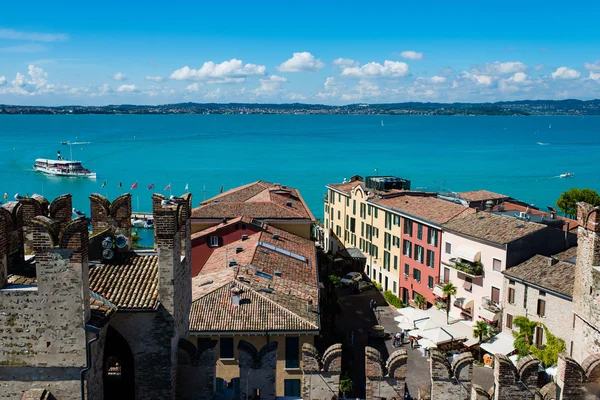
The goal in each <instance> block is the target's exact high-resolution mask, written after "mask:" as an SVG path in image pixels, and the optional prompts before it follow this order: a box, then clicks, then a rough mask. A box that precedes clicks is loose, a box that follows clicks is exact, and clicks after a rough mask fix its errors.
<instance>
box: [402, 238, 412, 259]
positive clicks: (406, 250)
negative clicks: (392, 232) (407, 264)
mask: <svg viewBox="0 0 600 400" xmlns="http://www.w3.org/2000/svg"><path fill="white" fill-rule="evenodd" d="M402 254H404V255H405V256H406V257H410V256H411V254H412V243H411V242H409V241H408V240H406V239H405V240H403V241H402Z"/></svg>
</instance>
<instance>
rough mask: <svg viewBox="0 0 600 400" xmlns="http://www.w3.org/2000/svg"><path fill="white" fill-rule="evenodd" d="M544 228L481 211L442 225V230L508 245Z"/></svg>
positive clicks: (532, 223) (543, 226)
mask: <svg viewBox="0 0 600 400" xmlns="http://www.w3.org/2000/svg"><path fill="white" fill-rule="evenodd" d="M544 228H546V225H542V224H537V223H535V222H526V221H522V220H518V219H516V218H513V217H509V216H504V215H496V214H492V213H489V212H483V211H482V212H478V213H472V214H469V215H465V216H463V217H462V218H457V219H454V220H451V221H449V222H447V223H445V224H444V225H443V229H444V230H448V231H451V232H457V233H461V234H463V235H467V236H471V237H474V238H477V239H483V240H487V241H489V242H492V243H496V244H506V243H510V242H512V241H514V240H517V239H520V238H522V237H524V236H527V235H529V234H530V233H533V232H537V231H539V230H542V229H544Z"/></svg>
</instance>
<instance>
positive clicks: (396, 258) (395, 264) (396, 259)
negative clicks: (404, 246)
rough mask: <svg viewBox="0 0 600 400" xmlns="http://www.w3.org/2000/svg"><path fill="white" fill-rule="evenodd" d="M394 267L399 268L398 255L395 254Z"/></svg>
mask: <svg viewBox="0 0 600 400" xmlns="http://www.w3.org/2000/svg"><path fill="white" fill-rule="evenodd" d="M394 269H395V270H397V269H398V256H394Z"/></svg>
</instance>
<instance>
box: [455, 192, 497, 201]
mask: <svg viewBox="0 0 600 400" xmlns="http://www.w3.org/2000/svg"><path fill="white" fill-rule="evenodd" d="M457 194H458V195H459V197H460V198H461V199H464V200H467V201H484V200H498V199H508V198H509V196H506V195H504V194H499V193H494V192H490V191H489V190H472V191H469V192H460V193H457Z"/></svg>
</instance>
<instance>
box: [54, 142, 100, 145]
mask: <svg viewBox="0 0 600 400" xmlns="http://www.w3.org/2000/svg"><path fill="white" fill-rule="evenodd" d="M61 143H62V144H64V145H70V144H92V142H61Z"/></svg>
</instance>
